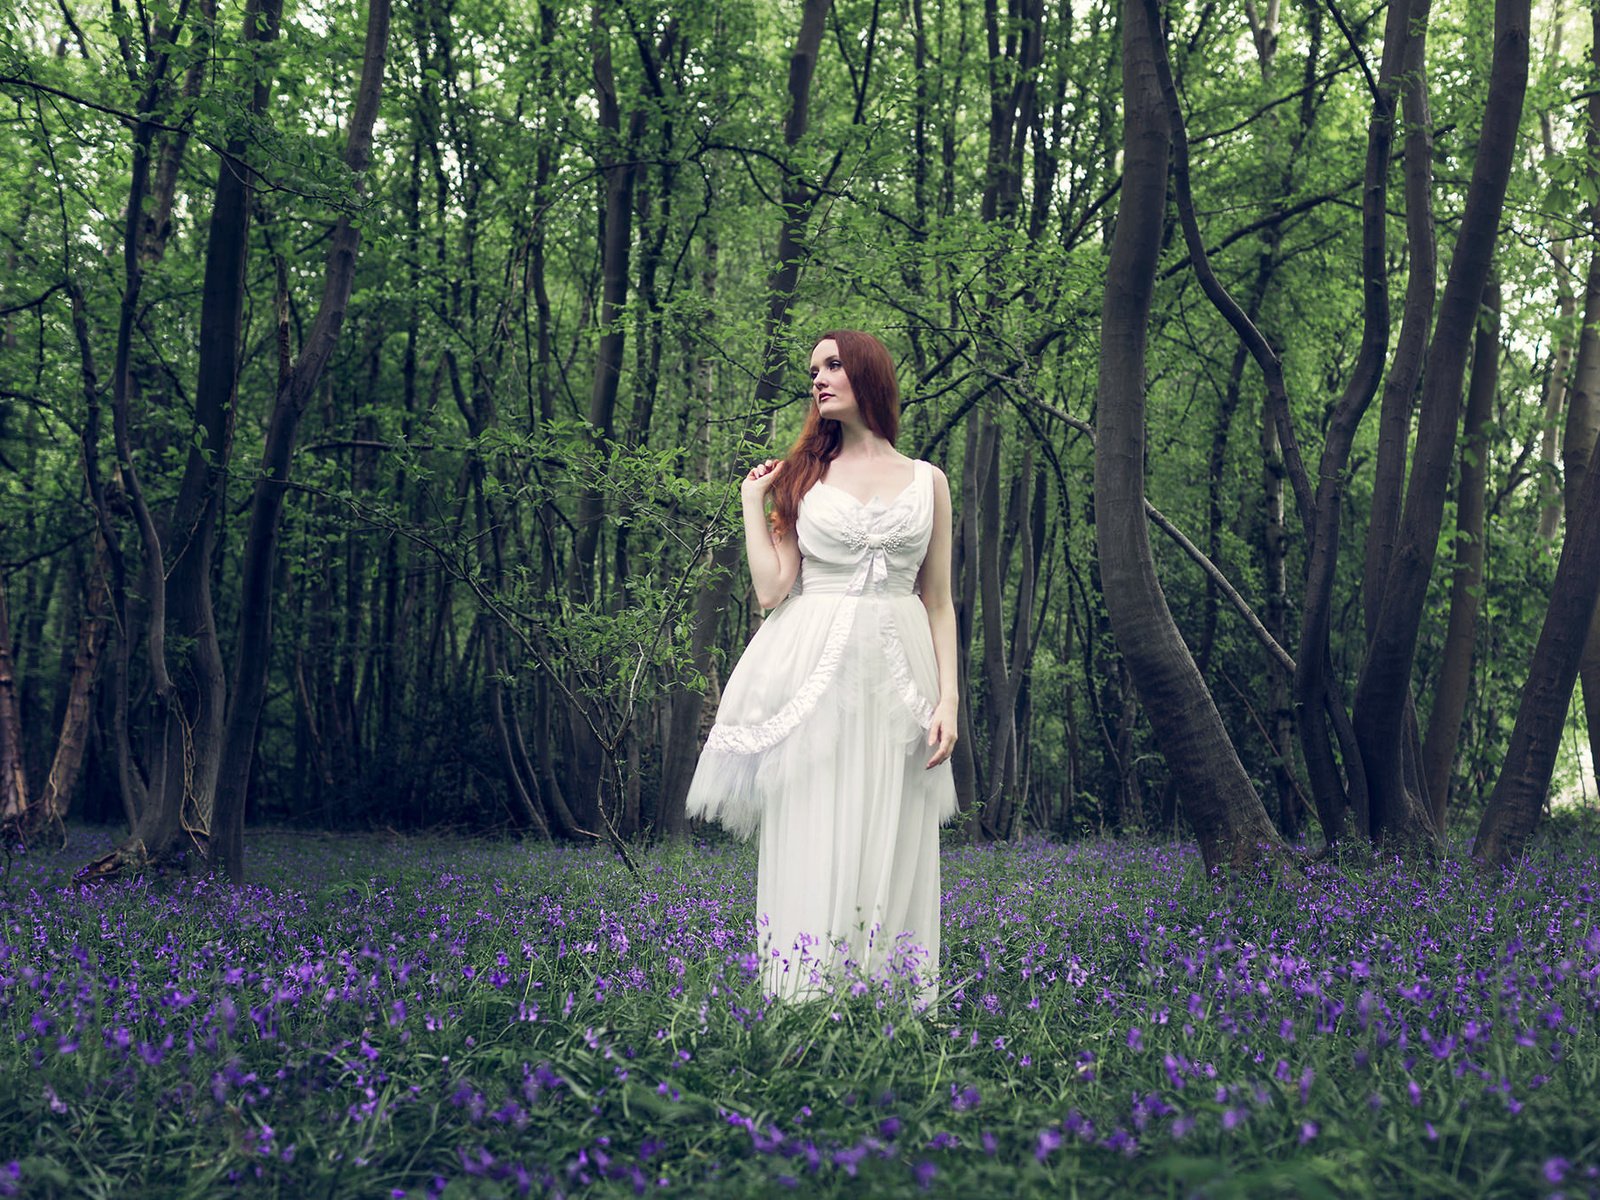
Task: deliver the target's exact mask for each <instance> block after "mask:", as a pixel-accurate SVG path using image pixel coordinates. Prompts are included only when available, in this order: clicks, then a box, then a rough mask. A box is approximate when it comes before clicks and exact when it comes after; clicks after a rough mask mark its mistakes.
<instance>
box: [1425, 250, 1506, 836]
mask: <svg viewBox="0 0 1600 1200" xmlns="http://www.w3.org/2000/svg"><path fill="white" fill-rule="evenodd" d="M1499 372H1500V285H1499V283H1498V282H1496V281H1495V280H1494V279H1491V280H1490V281H1489V283H1488V284H1487V285H1486V286H1485V287H1484V289H1483V312H1482V314H1481V315H1480V317H1479V319H1478V334H1477V343H1476V345H1475V347H1474V349H1473V353H1472V381H1471V383H1470V384H1469V385H1468V389H1467V415H1466V421H1465V425H1466V434H1465V436H1464V438H1463V439H1462V442H1461V465H1460V468H1459V470H1458V474H1457V477H1456V553H1455V559H1456V565H1455V570H1454V571H1453V572H1452V575H1451V579H1450V618H1449V623H1448V627H1447V629H1446V632H1445V638H1444V653H1443V655H1442V661H1443V665H1442V667H1441V668H1440V672H1439V683H1438V686H1437V687H1436V688H1435V689H1434V694H1433V712H1432V713H1430V714H1429V717H1428V736H1427V738H1426V740H1425V741H1424V742H1423V748H1422V762H1423V769H1424V771H1425V772H1426V774H1427V783H1428V799H1429V802H1430V803H1431V805H1432V807H1433V825H1434V828H1435V829H1437V830H1438V831H1439V832H1440V833H1441V834H1443V833H1444V831H1445V813H1446V809H1447V805H1448V802H1449V796H1450V779H1451V774H1452V772H1453V770H1454V768H1455V758H1456V745H1457V743H1458V742H1459V740H1460V736H1461V718H1462V715H1463V714H1464V713H1465V712H1466V709H1467V690H1468V687H1469V685H1470V684H1471V682H1472V647H1473V643H1474V641H1475V640H1476V635H1477V629H1478V599H1479V596H1480V594H1481V589H1482V586H1483V532H1484V531H1483V509H1484V496H1485V491H1486V488H1487V483H1488V475H1489V471H1488V464H1489V427H1490V424H1491V422H1492V421H1493V420H1494V397H1495V388H1496V386H1497V385H1498V383H1499Z"/></svg>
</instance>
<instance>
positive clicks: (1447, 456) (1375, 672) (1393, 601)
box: [1354, 0, 1528, 846]
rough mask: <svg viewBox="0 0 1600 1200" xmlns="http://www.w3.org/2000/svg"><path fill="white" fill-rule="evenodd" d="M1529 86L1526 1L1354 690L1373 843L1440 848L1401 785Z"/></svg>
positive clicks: (1499, 48)
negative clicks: (1466, 380)
mask: <svg viewBox="0 0 1600 1200" xmlns="http://www.w3.org/2000/svg"><path fill="white" fill-rule="evenodd" d="M1527 81H1528V0H1497V3H1496V4H1495V40H1494V63H1493V66H1492V68H1491V70H1490V78H1489V94H1488V99H1487V101H1486V105H1485V110H1484V118H1483V129H1482V132H1481V134H1480V136H1479V139H1478V150H1477V154H1476V156H1475V158H1474V161H1473V168H1472V182H1471V184H1470V186H1469V188H1468V191H1467V200H1466V209H1465V211H1464V212H1463V213H1462V217H1461V225H1460V229H1459V232H1458V234H1457V238H1456V244H1455V250H1454V253H1453V254H1452V255H1451V261H1450V272H1449V277H1448V279H1447V281H1446V283H1445V290H1444V295H1443V297H1442V299H1441V301H1440V305H1439V320H1438V323H1437V326H1436V328H1435V330H1434V336H1433V341H1432V343H1431V344H1430V346H1429V348H1428V359H1427V363H1426V366H1425V368H1424V371H1423V384H1422V400H1421V416H1420V418H1419V424H1418V428H1417V440H1416V453H1415V456H1414V461H1413V465H1412V469H1411V475H1410V479H1409V480H1408V481H1407V484H1406V502H1405V507H1404V509H1403V510H1402V512H1401V515H1400V524H1399V526H1398V528H1397V530H1396V534H1395V547H1394V552H1393V554H1392V555H1391V556H1390V559H1389V566H1388V569H1387V571H1386V572H1385V578H1384V586H1383V599H1382V601H1381V602H1380V604H1379V608H1378V615H1377V621H1376V623H1375V624H1374V627H1373V631H1372V637H1371V640H1370V642H1369V644H1368V647H1367V656H1366V661H1365V662H1364V664H1363V666H1362V671H1361V679H1360V682H1359V683H1358V684H1357V687H1356V697H1355V714H1354V723H1355V730H1356V738H1357V741H1358V742H1359V743H1360V746H1361V758H1362V763H1363V766H1364V767H1365V769H1366V773H1367V788H1368V795H1369V799H1370V803H1371V806H1372V828H1373V834H1374V836H1375V837H1377V838H1379V839H1381V840H1384V841H1388V842H1392V843H1395V844H1398V845H1401V846H1406V845H1423V846H1433V845H1436V844H1437V834H1436V832H1435V830H1434V829H1433V826H1432V822H1431V818H1430V814H1429V813H1428V812H1427V811H1426V810H1424V808H1423V807H1422V803H1421V798H1420V797H1419V796H1417V795H1416V794H1415V793H1414V792H1413V791H1412V790H1411V789H1409V788H1407V787H1406V784H1405V779H1404V755H1403V749H1402V737H1403V735H1404V731H1405V720H1404V718H1405V709H1406V703H1407V700H1408V698H1409V695H1410V689H1411V672H1412V666H1413V661H1414V658H1415V654H1416V644H1417V633H1418V629H1419V627H1420V625H1421V621H1422V608H1423V601H1424V599H1425V598H1426V594H1427V589H1428V580H1429V578H1430V577H1431V575H1432V574H1433V563H1434V558H1435V555H1436V554H1437V552H1438V544H1439V531H1440V526H1441V524H1442V522H1443V517H1444V493H1445V488H1446V486H1447V484H1448V482H1449V475H1450V460H1451V458H1452V457H1453V455H1454V450H1455V441H1456V425H1457V423H1458V417H1459V411H1460V406H1461V383H1462V376H1463V374H1464V373H1465V371H1466V361H1467V353H1468V351H1469V350H1470V348H1471V345H1472V337H1473V331H1474V330H1475V329H1476V327H1477V314H1478V308H1479V303H1480V299H1481V297H1482V294H1483V287H1484V284H1485V283H1486V282H1487V280H1488V276H1489V269H1490V264H1491V262H1492V260H1493V257H1494V247H1495V239H1496V235H1497V233H1498V230H1499V224H1500V214H1501V210H1502V207H1503V205H1504V201H1505V193H1506V183H1507V180H1508V179H1509V177H1510V173H1511V165H1512V160H1513V157H1514V152H1515V149H1516V140H1517V126H1518V123H1519V121H1520V119H1521V115H1522V100H1523V95H1524V93H1525V91H1526V89H1527Z"/></svg>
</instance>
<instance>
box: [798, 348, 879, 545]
mask: <svg viewBox="0 0 1600 1200" xmlns="http://www.w3.org/2000/svg"><path fill="white" fill-rule="evenodd" d="M830 339H831V340H832V341H833V342H834V344H835V345H837V346H838V347H839V361H840V362H841V363H843V364H844V373H845V374H846V375H847V376H848V377H849V379H850V388H851V390H852V391H853V392H855V397H856V408H857V410H858V411H859V412H860V413H861V423H862V424H863V425H865V426H866V427H867V428H868V429H870V430H871V431H872V432H873V433H875V434H877V435H878V436H879V437H881V438H886V439H888V440H889V441H890V442H891V443H892V442H893V441H894V440H895V438H896V437H898V436H899V433H900V384H899V381H898V380H897V379H896V378H895V374H894V359H892V358H890V357H889V348H888V347H887V346H885V345H884V344H883V343H882V342H880V341H879V340H878V339H877V338H875V337H873V336H872V335H871V334H870V333H862V332H861V331H860V330H857V329H831V330H829V331H828V332H827V333H824V334H822V335H821V336H820V337H818V338H817V340H816V341H815V342H813V343H812V344H811V348H812V349H813V350H815V349H816V348H817V347H818V346H820V345H821V344H822V343H823V342H826V341H828V340H830ZM843 440H844V435H843V432H842V430H841V429H840V427H839V422H837V421H834V420H831V419H829V418H827V417H824V416H823V415H822V413H821V412H820V411H819V410H818V408H817V401H816V398H815V396H812V397H811V398H810V403H809V404H808V405H807V411H806V420H805V424H804V425H803V426H801V429H800V436H799V437H797V438H795V440H794V445H793V446H792V447H790V450H789V455H788V457H787V458H785V459H784V460H783V470H782V471H781V472H779V474H778V478H777V479H775V480H774V481H773V483H772V490H771V495H772V507H773V513H772V531H773V533H775V534H778V535H780V536H781V535H782V534H785V533H787V532H788V531H789V530H791V529H793V528H794V523H795V519H796V518H797V517H798V516H799V515H800V500H801V498H802V497H804V496H805V494H806V493H807V492H809V491H810V490H811V487H812V485H813V484H815V483H816V482H817V480H819V479H821V478H822V476H823V474H824V472H826V471H827V469H828V464H829V463H830V462H832V461H833V460H834V459H835V458H837V457H838V455H839V447H840V446H841V445H842V444H843Z"/></svg>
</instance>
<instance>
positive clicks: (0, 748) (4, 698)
mask: <svg viewBox="0 0 1600 1200" xmlns="http://www.w3.org/2000/svg"><path fill="white" fill-rule="evenodd" d="M27 816H28V778H27V775H26V774H25V773H24V772H23V769H22V713H21V710H20V709H19V707H18V705H17V673H16V668H15V665H14V663H13V661H12V655H11V616H10V613H8V612H7V610H6V581H5V577H4V576H3V575H0V826H3V827H8V828H9V827H10V826H13V825H17V824H20V823H21V822H22V821H24V820H26V819H27Z"/></svg>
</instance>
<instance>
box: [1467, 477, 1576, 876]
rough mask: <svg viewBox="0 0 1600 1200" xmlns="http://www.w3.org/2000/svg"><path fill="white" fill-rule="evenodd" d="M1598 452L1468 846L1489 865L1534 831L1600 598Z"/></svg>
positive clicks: (1510, 857) (1516, 849)
mask: <svg viewBox="0 0 1600 1200" xmlns="http://www.w3.org/2000/svg"><path fill="white" fill-rule="evenodd" d="M1596 451H1597V452H1596V453H1595V454H1592V455H1591V456H1590V458H1589V462H1588V463H1587V464H1586V465H1587V470H1586V472H1585V478H1584V481H1583V486H1582V488H1581V489H1580V491H1579V494H1578V497H1577V503H1576V504H1575V505H1572V506H1569V507H1568V509H1567V536H1566V539H1565V540H1564V541H1563V542H1562V545H1561V561H1560V562H1559V563H1558V564H1557V566H1556V577H1555V581H1554V583H1552V584H1551V587H1550V606H1549V608H1547V609H1546V610H1545V618H1544V626H1543V627H1542V628H1541V629H1540V631H1539V641H1538V643H1537V644H1536V645H1535V647H1534V651H1533V661H1532V662H1531V663H1529V665H1528V680H1527V683H1525V684H1524V685H1523V688H1522V700H1521V703H1520V704H1519V705H1518V706H1517V720H1516V724H1515V725H1514V726H1513V727H1512V730H1511V744H1510V745H1509V746H1508V747H1507V748H1506V757H1505V763H1504V765H1503V766H1502V767H1501V769H1500V777H1499V779H1497V780H1496V781H1495V785H1494V791H1493V792H1492V793H1490V795H1489V803H1488V805H1487V806H1485V808H1484V810H1483V820H1482V821H1480V822H1479V824H1478V836H1477V838H1476V840H1475V841H1474V842H1473V847H1472V853H1473V855H1474V856H1475V857H1476V858H1478V859H1479V860H1481V861H1482V862H1485V863H1489V864H1491V865H1494V866H1509V865H1510V864H1511V863H1513V862H1515V861H1516V860H1517V859H1518V858H1519V857H1520V856H1521V854H1522V851H1523V849H1524V848H1525V847H1526V846H1527V844H1528V839H1529V838H1531V837H1532V836H1533V834H1534V831H1535V830H1536V829H1537V828H1538V826H1539V818H1540V816H1541V815H1542V814H1543V812H1544V805H1545V797H1546V795H1547V794H1548V793H1549V790H1550V773H1551V771H1552V770H1554V768H1555V761H1556V751H1557V749H1558V748H1559V747H1560V744H1561V732H1562V730H1563V728H1564V727H1565V726H1566V721H1567V709H1568V707H1569V706H1570V704H1571V702H1572V685H1573V683H1574V682H1575V681H1576V679H1577V675H1578V660H1579V658H1580V657H1581V656H1582V654H1583V647H1584V642H1585V640H1586V639H1587V637H1588V634H1589V629H1590V622H1591V620H1592V618H1593V616H1594V611H1595V595H1596V593H1597V592H1600V445H1597V447H1596Z"/></svg>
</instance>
